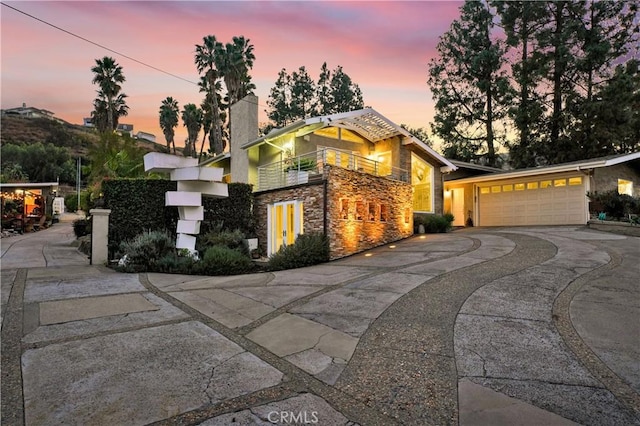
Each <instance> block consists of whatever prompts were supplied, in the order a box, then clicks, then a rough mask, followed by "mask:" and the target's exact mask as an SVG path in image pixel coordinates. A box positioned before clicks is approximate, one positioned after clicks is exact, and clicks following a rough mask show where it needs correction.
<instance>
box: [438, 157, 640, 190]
mask: <svg viewBox="0 0 640 426" xmlns="http://www.w3.org/2000/svg"><path fill="white" fill-rule="evenodd" d="M637 159H640V152H634V153H631V154H625V155H620V156H616V157H605V158H596V159H593V160H585V161H579V162H572V163H566V164H556V165H553V166H545V167H536V168H530V169H521V170H513V171H508V172H501V173H491V174H487V175H481V176H474V177H468V178H463V179H454V180H450V181H448V182H447V183H476V182H488V181H493V180H502V179H513V178H520V177H527V176H539V175H545V174H551V173H564V172H572V171H576V172H584V171H588V170H591V169H597V168H600V167H610V166H615V165H616V164H622V163H626V162H629V161H633V160H637Z"/></svg>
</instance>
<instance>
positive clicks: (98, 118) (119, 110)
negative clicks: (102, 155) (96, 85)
mask: <svg viewBox="0 0 640 426" xmlns="http://www.w3.org/2000/svg"><path fill="white" fill-rule="evenodd" d="M126 97H127V95H125V94H124V93H120V94H119V95H118V96H116V97H115V98H114V99H113V100H112V101H111V102H109V101H108V100H107V99H106V96H105V94H104V93H102V91H101V90H99V91H98V97H97V98H96V99H94V101H93V111H92V112H91V120H92V122H93V125H94V126H95V127H96V129H98V131H99V132H100V133H104V132H107V131H109V129H111V131H113V130H114V129H116V128H117V127H118V121H119V120H120V117H122V116H126V115H129V107H128V106H127V103H126V101H125V98H126ZM109 110H111V114H109ZM109 117H111V123H112V124H111V125H112V126H113V128H110V127H109V125H110V124H109Z"/></svg>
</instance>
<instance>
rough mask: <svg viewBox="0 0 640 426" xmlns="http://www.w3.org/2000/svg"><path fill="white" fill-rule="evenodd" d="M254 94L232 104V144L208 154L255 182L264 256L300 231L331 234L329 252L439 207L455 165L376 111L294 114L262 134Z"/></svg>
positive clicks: (390, 236) (399, 228)
mask: <svg viewBox="0 0 640 426" xmlns="http://www.w3.org/2000/svg"><path fill="white" fill-rule="evenodd" d="M257 123H258V102H257V98H255V96H252V95H250V96H249V97H247V98H245V99H243V101H240V102H238V103H236V104H235V105H233V106H232V108H231V147H230V151H229V152H228V153H225V154H222V155H219V156H217V157H215V158H213V159H210V160H208V161H207V163H208V164H211V165H213V166H217V167H222V168H224V169H225V174H226V175H227V178H228V180H230V181H232V182H245V183H250V184H252V185H253V186H254V191H255V194H254V197H255V204H254V208H255V214H256V221H257V234H258V238H259V241H260V245H261V246H262V248H263V249H264V250H265V251H266V253H267V254H272V253H275V252H276V251H277V250H278V249H279V248H280V247H281V246H282V245H283V244H291V243H293V242H294V241H295V238H296V237H297V235H299V234H301V233H310V232H320V233H324V234H325V235H327V236H328V237H329V241H330V256H331V258H332V259H336V258H339V257H343V256H347V255H350V254H354V253H357V252H360V251H364V250H367V249H370V248H372V247H376V246H380V245H383V244H387V243H390V242H393V241H397V240H399V239H402V238H406V237H408V236H410V235H412V234H413V215H414V213H416V214H419V213H425V214H435V213H439V214H441V213H442V212H443V183H444V175H445V174H446V173H449V172H451V171H454V170H456V166H455V165H453V164H452V163H451V162H449V161H448V160H447V159H445V158H444V157H442V156H441V155H439V154H438V153H437V152H435V151H434V150H433V149H431V148H430V147H429V146H428V145H427V144H425V143H424V142H422V141H421V140H419V139H417V138H416V137H414V136H413V135H411V134H410V133H409V132H408V131H406V130H405V129H403V128H401V127H400V126H399V125H396V124H395V123H393V122H391V121H390V120H389V119H387V118H386V117H384V116H383V115H381V114H380V113H378V112H377V111H375V110H373V109H371V108H366V109H363V110H358V111H351V112H346V113H340V114H333V115H327V116H321V117H312V118H308V119H304V120H300V121H297V122H295V123H292V124H290V125H288V126H286V127H283V128H281V129H277V130H274V131H272V132H271V133H269V134H268V135H265V136H262V137H258V131H257V127H258V126H257Z"/></svg>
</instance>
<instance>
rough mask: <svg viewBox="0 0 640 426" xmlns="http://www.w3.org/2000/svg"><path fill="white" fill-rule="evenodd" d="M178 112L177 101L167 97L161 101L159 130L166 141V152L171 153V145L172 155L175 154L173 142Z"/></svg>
mask: <svg viewBox="0 0 640 426" xmlns="http://www.w3.org/2000/svg"><path fill="white" fill-rule="evenodd" d="M179 112H180V108H179V107H178V101H176V100H175V99H173V98H172V97H171V96H167V98H166V99H165V100H163V101H162V105H160V128H161V129H162V133H164V138H165V139H166V141H167V152H171V144H173V153H174V154H175V153H176V143H175V141H174V140H173V137H174V136H175V131H174V128H175V127H176V126H177V125H178V113H179Z"/></svg>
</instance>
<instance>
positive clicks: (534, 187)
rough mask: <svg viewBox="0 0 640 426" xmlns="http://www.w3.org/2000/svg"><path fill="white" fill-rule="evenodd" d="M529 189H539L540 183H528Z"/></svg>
mask: <svg viewBox="0 0 640 426" xmlns="http://www.w3.org/2000/svg"><path fill="white" fill-rule="evenodd" d="M527 189H538V182H529V183H527Z"/></svg>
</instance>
